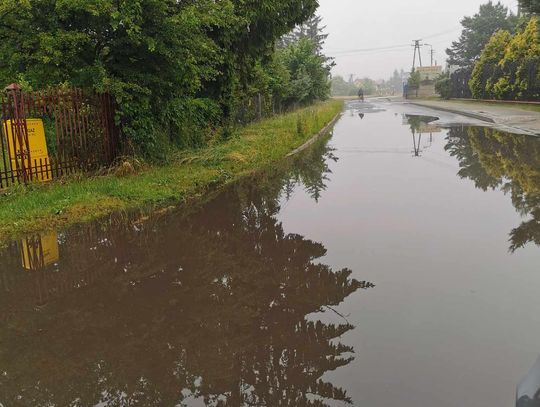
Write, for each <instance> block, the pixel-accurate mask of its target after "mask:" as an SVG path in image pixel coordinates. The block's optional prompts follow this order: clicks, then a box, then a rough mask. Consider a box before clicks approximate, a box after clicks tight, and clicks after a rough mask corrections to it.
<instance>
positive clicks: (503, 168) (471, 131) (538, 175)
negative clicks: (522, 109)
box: [446, 127, 540, 251]
mask: <svg viewBox="0 0 540 407" xmlns="http://www.w3.org/2000/svg"><path fill="white" fill-rule="evenodd" d="M446 149H447V150H448V151H449V152H450V154H451V155H452V156H455V157H456V158H457V159H458V160H459V163H460V167H461V170H460V172H459V175H460V176H461V177H463V178H470V179H471V180H473V181H474V183H475V185H476V187H477V188H481V189H483V190H487V189H497V188H500V189H501V190H503V191H504V192H506V193H510V195H511V197H512V202H513V204H514V206H515V208H516V209H517V210H518V212H519V213H520V214H521V215H522V216H523V217H525V216H529V217H531V219H530V220H529V221H526V222H523V223H522V224H521V225H520V226H519V227H518V228H516V229H514V230H513V231H512V233H511V236H510V240H511V250H512V251H515V250H517V249H519V248H521V247H524V246H526V245H527V244H528V243H531V242H534V243H536V244H537V245H540V142H539V140H537V139H536V138H534V137H528V136H519V135H512V134H508V133H503V132H500V131H497V130H493V129H489V128H481V127H461V128H454V129H451V130H450V133H449V137H448V144H447V146H446Z"/></svg>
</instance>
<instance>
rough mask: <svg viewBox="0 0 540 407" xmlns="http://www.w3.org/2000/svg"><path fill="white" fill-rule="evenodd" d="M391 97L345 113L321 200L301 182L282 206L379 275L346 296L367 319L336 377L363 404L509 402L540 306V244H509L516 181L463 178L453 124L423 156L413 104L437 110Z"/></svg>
mask: <svg viewBox="0 0 540 407" xmlns="http://www.w3.org/2000/svg"><path fill="white" fill-rule="evenodd" d="M381 105H382V107H383V108H385V109H387V111H386V112H380V113H377V114H372V115H366V116H365V118H364V119H363V120H361V119H360V118H359V117H358V116H357V115H352V116H351V115H348V114H346V115H344V117H343V118H342V119H341V121H340V122H339V123H338V124H337V125H336V127H335V130H334V137H333V139H332V140H331V141H330V144H331V146H332V147H334V148H336V151H335V152H334V153H335V155H336V156H337V157H338V158H339V161H338V162H337V163H330V169H331V171H332V173H331V174H329V175H328V179H329V181H328V182H327V189H326V190H325V191H323V192H322V196H321V198H320V199H319V201H318V202H314V201H313V200H312V199H311V198H310V197H309V194H305V193H303V192H302V191H301V190H297V191H295V193H294V196H293V198H292V199H291V200H290V201H289V202H287V204H286V207H284V208H283V210H282V211H281V213H280V215H279V220H281V221H283V222H284V227H285V231H286V232H287V233H299V234H301V235H303V236H306V238H309V239H311V240H313V241H317V242H322V243H323V244H324V246H325V247H326V249H327V250H328V253H327V256H326V257H325V258H323V259H318V261H322V262H323V263H325V264H329V265H330V266H332V267H333V268H335V269H340V268H343V267H347V268H350V269H352V270H353V272H354V274H353V276H354V277H355V278H357V279H359V280H367V281H370V282H372V283H374V284H375V285H376V288H374V289H372V290H368V291H359V292H358V293H357V294H354V295H352V296H351V297H349V298H348V299H347V301H346V302H345V303H344V304H341V305H340V306H339V307H335V310H336V311H337V312H339V313H340V314H341V315H343V316H345V317H346V319H347V320H348V321H350V323H351V324H353V325H355V326H356V329H355V330H353V331H350V332H348V333H347V334H346V335H345V336H344V337H343V340H342V343H344V344H345V345H351V346H354V347H355V351H356V354H355V356H356V358H355V360H354V361H353V362H352V363H351V364H350V365H348V366H346V367H344V368H342V369H339V370H337V371H336V372H332V373H331V374H328V375H327V376H326V377H325V378H324V379H325V380H328V381H330V382H333V383H335V384H336V385H338V386H341V387H343V388H344V389H346V390H347V391H348V394H349V396H351V398H352V399H353V401H354V405H359V406H363V405H365V406H369V407H392V406H400V407H419V406H433V405H437V406H438V407H463V406H467V407H486V406H489V407H509V406H511V405H513V404H515V396H516V387H517V384H518V383H519V380H520V379H521V378H522V377H523V376H524V375H525V373H526V372H527V371H528V369H529V368H530V366H531V363H532V362H534V361H535V359H536V358H537V357H538V354H539V353H540V344H539V342H538V337H539V335H540V314H538V313H537V312H531V310H536V309H538V288H537V287H538V284H540V274H539V270H538V264H539V261H540V250H538V247H536V246H535V245H534V244H531V245H529V246H527V247H525V248H524V249H521V250H520V251H518V252H517V253H515V254H511V253H510V252H509V241H508V239H509V233H510V231H511V230H512V229H513V228H515V227H516V226H518V225H519V224H520V222H521V221H522V219H521V217H520V215H519V214H518V213H517V212H516V209H515V208H514V207H513V205H512V202H511V199H510V197H509V196H508V195H505V194H504V192H502V191H500V190H496V191H492V190H490V191H487V192H484V191H482V190H479V189H477V188H476V187H475V186H474V182H473V181H472V180H469V179H460V177H459V176H458V175H457V173H458V171H459V170H460V167H459V164H458V161H457V160H456V159H455V158H453V157H450V156H449V154H448V152H446V151H445V150H444V147H445V146H446V144H447V140H446V130H443V131H442V132H440V133H435V134H434V135H433V144H432V146H431V148H429V149H427V150H425V151H424V153H423V155H422V157H421V158H419V159H415V158H413V157H412V156H411V150H412V148H413V139H412V134H411V129H410V126H409V125H408V124H406V125H403V123H402V116H401V114H405V113H407V114H413V113H416V114H419V115H430V114H433V113H430V111H429V110H424V109H420V108H417V107H414V106H411V105H395V104H388V103H381ZM395 113H397V116H396V115H395ZM437 115H439V114H438V113H437ZM458 120H461V119H459V118H457V117H455V116H454V115H451V114H446V113H444V114H443V113H441V121H443V122H445V123H448V122H452V123H453V122H457V121H458ZM465 120H469V119H465ZM471 120H472V119H471ZM437 123H439V122H437ZM422 142H424V138H422ZM324 311H325V314H324V318H325V321H326V318H328V319H330V320H331V321H334V322H338V323H342V322H343V318H342V317H340V316H339V315H337V314H336V313H334V312H333V311H331V310H328V309H326V310H324ZM317 317H320V316H317ZM516 332H527V334H526V335H516ZM381 395H383V397H381Z"/></svg>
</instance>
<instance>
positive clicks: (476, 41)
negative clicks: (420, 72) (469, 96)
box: [446, 1, 517, 68]
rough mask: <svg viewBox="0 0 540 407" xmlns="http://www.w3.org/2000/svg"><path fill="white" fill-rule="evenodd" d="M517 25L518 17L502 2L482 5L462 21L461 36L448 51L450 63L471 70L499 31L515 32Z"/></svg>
mask: <svg viewBox="0 0 540 407" xmlns="http://www.w3.org/2000/svg"><path fill="white" fill-rule="evenodd" d="M516 23H517V21H516V17H515V16H514V15H513V14H512V13H509V11H508V8H507V7H506V6H504V5H503V4H501V3H500V2H497V3H496V4H494V3H493V2H492V1H489V2H488V3H486V4H483V5H481V6H480V10H479V11H478V13H476V14H475V15H474V16H472V17H465V18H464V19H463V20H461V25H462V26H463V31H462V32H461V36H460V37H459V40H458V41H454V42H453V43H452V46H451V47H450V48H448V49H447V50H446V53H447V55H448V63H449V64H450V65H457V66H459V67H462V68H471V67H472V66H473V65H474V63H475V61H476V60H477V59H478V58H479V57H480V53H481V52H482V49H483V48H484V46H485V45H486V44H487V43H488V41H489V39H490V38H491V36H492V35H493V34H494V33H495V32H497V31H498V30H507V31H510V32H513V31H514V29H515V26H516Z"/></svg>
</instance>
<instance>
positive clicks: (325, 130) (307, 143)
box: [286, 112, 343, 157]
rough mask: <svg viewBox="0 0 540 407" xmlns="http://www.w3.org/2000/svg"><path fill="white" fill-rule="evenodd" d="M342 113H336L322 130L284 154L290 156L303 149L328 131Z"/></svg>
mask: <svg viewBox="0 0 540 407" xmlns="http://www.w3.org/2000/svg"><path fill="white" fill-rule="evenodd" d="M342 115H343V112H340V113H338V114H337V115H336V116H335V117H334V118H333V119H332V120H331V121H330V122H329V123H328V124H327V125H326V126H324V127H323V129H322V130H320V131H319V132H318V133H317V134H315V135H314V136H313V137H311V138H310V139H309V140H308V141H306V142H305V143H304V144H302V145H301V146H300V147H298V148H297V149H296V150H293V151H291V152H290V153H289V154H287V155H286V157H292V156H293V155H296V154H298V153H300V152H302V151H304V150H305V149H306V148H308V147H309V146H311V145H312V144H313V143H315V142H316V141H317V140H318V139H319V138H320V137H321V136H323V135H325V134H326V133H328V131H330V129H331V128H332V127H333V126H334V125H335V124H336V123H337V121H338V120H339V119H340V118H341V116H342Z"/></svg>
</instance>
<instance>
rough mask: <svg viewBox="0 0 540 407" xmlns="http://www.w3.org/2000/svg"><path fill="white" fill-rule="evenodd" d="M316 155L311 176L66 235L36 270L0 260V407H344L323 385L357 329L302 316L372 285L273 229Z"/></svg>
mask: <svg viewBox="0 0 540 407" xmlns="http://www.w3.org/2000/svg"><path fill="white" fill-rule="evenodd" d="M325 157H327V158H328V157H330V158H331V159H335V158H332V153H331V151H330V150H329V149H328V148H327V147H326V145H325V144H320V145H319V146H318V147H317V148H315V149H314V150H312V152H311V154H308V155H307V156H303V157H302V158H301V160H303V163H304V164H306V160H307V161H309V163H310V165H306V166H304V165H300V166H299V165H295V164H292V166H291V168H289V169H288V170H289V171H287V172H286V173H279V174H273V175H267V176H266V177H265V178H264V179H257V180H248V182H245V183H241V184H239V185H236V186H234V187H232V188H231V189H229V190H228V191H226V192H225V193H224V194H222V195H220V197H219V198H218V199H216V200H213V201H211V202H209V203H207V204H205V205H204V206H203V207H202V208H201V209H200V210H198V211H196V213H193V214H191V215H190V216H185V215H183V214H182V213H180V212H179V213H174V214H165V215H162V216H157V217H155V218H152V219H145V220H140V219H139V220H137V219H121V218H119V217H113V218H111V219H110V220H109V221H108V222H106V223H96V224H93V225H90V226H88V227H85V228H80V229H74V230H71V231H68V232H67V233H64V234H61V235H60V236H59V238H58V241H59V242H60V247H59V254H60V256H59V259H58V260H57V261H55V262H48V265H47V266H46V267H35V268H33V269H32V271H29V270H26V269H25V267H23V266H24V261H23V259H22V258H21V251H20V250H21V244H20V243H18V244H14V245H12V247H11V248H10V249H9V250H8V251H4V252H2V257H1V259H0V262H1V264H0V270H1V271H0V281H1V285H0V291H2V296H1V299H0V306H1V307H2V310H3V314H2V318H1V320H0V404H1V403H4V405H6V406H94V405H99V406H107V407H109V406H124V405H130V406H175V405H183V404H181V403H186V404H188V405H189V401H190V400H192V399H193V398H201V399H202V400H203V401H204V404H205V405H207V406H216V407H218V406H240V405H242V406H261V405H266V406H324V405H326V404H325V400H338V401H343V402H346V403H351V400H350V399H349V397H348V396H347V394H346V392H345V391H344V390H342V389H339V388H337V387H335V386H334V385H333V384H331V383H327V382H324V381H322V380H321V377H322V376H323V375H324V374H325V373H326V372H328V371H332V370H335V369H337V368H339V367H341V366H344V365H347V364H349V363H350V362H351V360H352V359H353V356H352V355H353V348H351V347H349V346H345V345H343V344H341V343H340V341H339V337H340V336H342V335H343V334H344V333H346V332H348V331H350V330H351V329H353V326H351V325H350V324H349V323H346V322H344V323H343V324H327V323H322V322H320V321H319V322H317V321H313V318H311V317H310V318H308V315H310V314H313V313H316V312H320V311H321V310H324V309H326V307H332V306H336V305H338V304H340V303H341V302H342V301H343V300H344V299H345V298H347V297H348V296H349V295H351V294H352V293H354V292H355V291H357V290H359V289H365V288H369V287H372V285H371V284H370V283H366V282H359V281H356V280H354V279H352V278H351V271H350V270H348V269H344V270H339V271H335V270H332V269H331V268H330V267H328V266H326V265H324V264H321V263H320V262H317V259H320V258H321V257H323V256H324V255H325V254H326V249H325V248H324V247H323V246H322V245H321V244H319V243H317V242H313V241H311V240H309V239H307V238H305V237H303V236H299V235H294V234H292V235H286V234H285V233H284V230H283V227H282V225H281V224H280V223H279V222H278V221H277V220H276V215H277V213H278V212H279V210H280V206H279V205H280V198H282V196H283V194H287V193H288V191H289V192H290V188H291V185H293V184H295V183H299V182H302V183H303V184H304V185H305V187H306V189H307V190H308V191H309V192H310V194H311V195H312V196H313V197H314V198H315V199H316V198H317V197H318V196H320V194H321V193H322V191H324V188H325V177H327V176H328V167H327V165H326V164H325ZM310 158H311V160H310ZM300 167H301V168H303V170H299V168H300ZM254 185H256V186H254ZM23 243H24V242H23ZM41 245H42V246H43V237H42V238H41ZM34 247H39V242H38V245H37V246H36V245H34ZM35 253H37V254H38V257H39V253H40V251H39V250H38V251H36V252H35ZM41 253H44V252H43V251H41ZM42 260H44V258H42ZM42 264H44V261H42ZM36 306H37V307H36Z"/></svg>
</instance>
